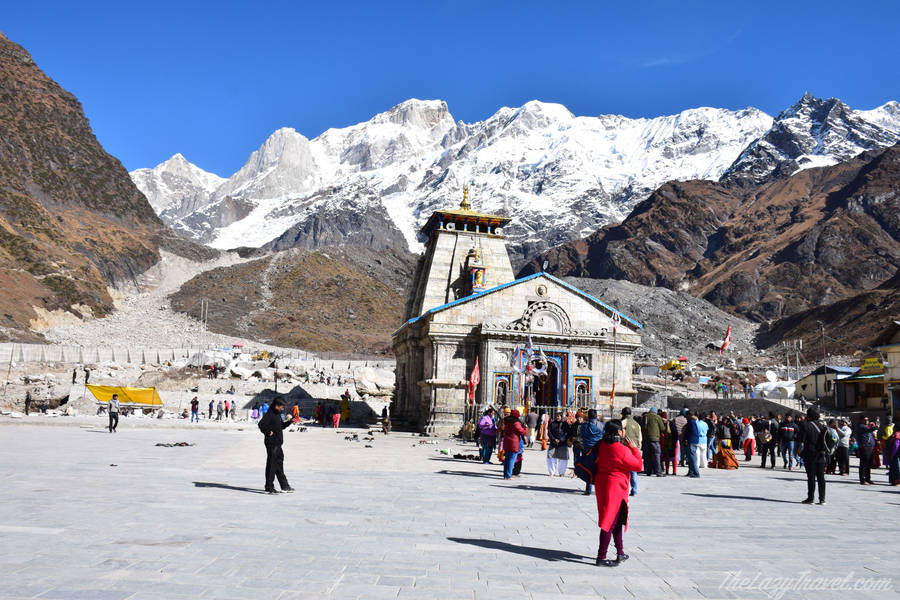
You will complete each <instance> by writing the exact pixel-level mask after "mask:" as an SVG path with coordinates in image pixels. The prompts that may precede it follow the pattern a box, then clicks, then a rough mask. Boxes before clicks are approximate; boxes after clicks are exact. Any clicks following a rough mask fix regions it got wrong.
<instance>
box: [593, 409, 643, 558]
mask: <svg viewBox="0 0 900 600" xmlns="http://www.w3.org/2000/svg"><path fill="white" fill-rule="evenodd" d="M643 469H644V461H643V460H642V459H641V451H640V450H638V447H637V446H636V445H635V444H634V442H632V441H631V440H630V439H628V438H627V437H625V428H624V427H623V425H622V422H621V421H619V420H618V419H613V420H611V421H609V422H608V423H607V424H606V426H605V427H604V429H603V439H602V440H600V444H599V447H598V449H597V473H596V475H595V476H594V489H595V490H596V494H597V514H598V515H599V519H598V524H599V525H600V548H599V550H597V563H596V564H597V566H601V565H602V566H605V567H616V566H618V565H619V563H621V562H622V561H625V560H628V555H627V554H625V550H624V548H623V546H622V532H623V530H627V528H628V493H629V486H630V485H631V483H630V482H631V473H632V472H633V471H642V470H643ZM611 538H612V539H614V540H615V542H616V559H615V560H608V559H607V558H606V551H607V550H608V549H609V542H610V539H611Z"/></svg>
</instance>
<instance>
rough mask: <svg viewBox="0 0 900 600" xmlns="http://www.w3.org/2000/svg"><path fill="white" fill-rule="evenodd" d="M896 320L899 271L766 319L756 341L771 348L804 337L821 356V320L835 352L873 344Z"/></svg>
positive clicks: (827, 344)
mask: <svg viewBox="0 0 900 600" xmlns="http://www.w3.org/2000/svg"><path fill="white" fill-rule="evenodd" d="M894 321H900V271H898V272H897V274H896V275H894V276H893V277H892V278H890V279H889V280H887V281H885V282H884V283H882V284H881V285H879V286H878V287H877V288H875V289H874V290H869V291H867V292H863V293H861V294H856V295H855V296H850V297H849V298H845V299H843V300H839V301H837V302H833V303H831V304H826V305H824V306H817V307H815V308H810V309H807V310H802V311H800V312H797V313H794V314H792V315H790V316H787V317H784V318H781V319H778V320H777V321H774V322H772V323H766V324H764V325H763V326H762V327H761V328H760V330H759V335H758V336H757V339H756V343H757V345H758V346H759V347H761V348H769V347H771V346H774V345H775V344H778V343H779V342H780V341H781V340H795V339H799V340H803V347H804V348H807V349H808V350H807V351H808V352H809V353H811V354H812V355H813V356H815V357H816V360H818V357H819V356H821V354H822V347H821V345H822V339H821V330H820V326H819V323H823V324H824V325H825V348H824V351H825V353H826V354H834V353H840V352H845V351H846V349H848V348H850V349H853V348H859V349H864V348H868V347H869V346H872V345H873V344H875V343H876V340H877V339H878V337H879V336H880V335H881V334H882V333H883V332H884V331H885V329H886V328H887V327H889V326H890V324H891V323H893V322H894Z"/></svg>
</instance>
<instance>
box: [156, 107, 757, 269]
mask: <svg viewBox="0 0 900 600" xmlns="http://www.w3.org/2000/svg"><path fill="white" fill-rule="evenodd" d="M723 122H727V123H726V124H725V125H722V123H723ZM770 123H771V117H769V116H768V115H765V113H762V112H761V111H758V110H757V109H753V108H747V109H742V110H740V111H728V110H725V109H715V108H708V107H702V108H697V109H688V110H686V111H683V112H682V113H679V114H678V115H671V116H664V117H657V118H653V119H629V118H627V117H623V116H620V115H601V116H598V117H578V116H575V115H573V114H572V113H571V112H570V111H568V109H566V108H565V107H564V106H562V105H559V104H552V103H544V102H539V101H529V102H527V103H525V104H524V105H523V106H521V107H518V108H510V107H502V108H500V109H498V110H497V111H496V112H495V113H494V114H493V115H491V116H490V117H488V118H487V119H485V120H484V121H479V122H476V123H464V122H462V121H456V120H454V119H453V117H452V115H451V114H450V112H449V108H448V107H447V104H446V102H443V101H440V100H432V101H423V100H417V99H411V100H408V101H405V102H403V103H401V104H398V105H397V106H395V107H393V108H391V109H389V110H387V111H384V112H382V113H379V114H377V115H375V116H373V117H372V118H371V119H370V120H368V121H366V122H363V123H359V124H356V125H352V126H349V127H345V128H341V129H334V128H332V129H328V130H326V131H325V132H323V133H322V134H321V135H319V136H318V137H316V138H314V139H313V140H308V139H307V138H305V137H303V136H302V135H301V134H299V133H297V132H296V131H294V130H293V129H290V128H281V129H279V130H276V132H274V133H273V134H272V135H271V136H269V138H268V139H267V140H266V141H265V142H264V143H263V144H262V145H261V146H260V148H259V149H258V150H257V151H256V152H254V153H253V154H251V157H250V158H249V159H248V161H247V162H246V164H245V165H244V166H243V167H242V168H241V169H240V170H239V171H238V172H237V173H235V174H234V175H232V176H231V177H230V178H229V182H228V183H226V184H223V186H224V187H222V188H221V189H220V190H218V191H217V192H215V193H214V194H213V197H212V199H211V202H210V204H209V205H207V206H206V207H204V208H202V209H200V210H199V211H195V215H197V214H199V213H200V212H205V213H206V215H205V217H204V218H197V219H195V221H196V222H193V223H191V222H189V221H190V220H191V219H190V217H188V218H183V217H182V221H181V222H176V219H171V218H170V219H167V222H169V223H170V225H172V226H173V227H174V228H175V229H176V230H179V231H182V232H188V233H189V234H190V235H193V237H194V239H198V240H199V241H202V242H204V243H209V244H212V245H213V246H215V247H220V248H226V247H235V246H262V245H264V244H266V243H269V242H271V241H273V240H274V239H276V238H277V237H279V236H280V235H281V234H282V233H283V232H284V231H286V230H287V229H288V228H290V227H293V226H294V225H296V224H298V223H301V222H302V221H303V220H304V219H305V218H306V217H305V214H306V209H307V208H308V202H306V201H307V200H308V199H309V198H310V197H312V196H317V197H318V198H319V199H318V202H319V203H327V204H329V205H330V207H332V208H333V209H334V208H339V207H344V208H346V210H348V211H352V210H353V209H354V207H355V206H356V202H355V201H356V196H355V195H354V194H353V193H344V194H341V193H338V194H336V195H331V196H326V195H323V194H322V193H321V190H323V189H326V188H330V189H336V190H349V189H354V190H356V191H357V192H358V191H362V190H367V195H369V194H375V195H377V196H379V197H380V198H381V202H382V204H383V205H384V210H385V212H386V213H387V214H388V215H389V217H390V220H391V221H392V222H393V223H394V224H395V225H396V226H397V228H398V229H399V230H400V231H401V233H402V234H403V240H405V242H406V243H407V245H408V246H409V247H410V248H411V249H413V250H418V249H419V248H420V246H419V243H420V242H419V241H418V240H417V238H416V234H417V231H418V227H419V226H420V225H421V224H422V222H423V221H424V219H425V218H427V216H428V215H429V214H430V213H431V211H432V210H434V209H436V208H446V206H447V204H448V199H449V202H454V200H453V199H455V198H456V196H457V195H458V194H459V193H460V189H461V187H462V185H463V183H471V182H472V181H474V183H475V185H474V186H471V188H472V191H471V197H472V199H473V201H474V202H475V203H476V205H477V206H478V207H479V209H480V210H484V211H492V212H501V213H505V214H507V215H510V216H516V215H518V216H519V217H520V218H517V219H516V221H514V223H513V225H512V229H511V230H508V231H507V234H508V236H509V240H510V243H511V246H512V249H513V253H514V255H516V256H524V255H525V254H527V253H533V252H535V251H537V250H540V249H544V248H546V247H549V246H551V245H554V244H558V243H562V242H564V241H567V240H569V239H572V238H573V237H577V236H579V235H586V234H587V233H589V232H591V231H593V230H594V229H596V228H597V227H599V226H601V225H602V224H604V223H606V222H607V221H610V220H613V221H616V220H621V219H622V218H624V216H626V215H627V213H628V212H629V211H630V207H631V206H633V205H634V204H635V203H636V202H637V200H639V199H640V198H642V196H643V195H646V194H647V193H649V192H650V191H651V190H652V189H653V188H655V187H656V186H658V185H660V184H661V183H663V182H665V181H667V180H669V179H673V178H676V179H677V178H684V177H687V178H695V177H718V175H719V174H720V173H721V172H723V171H724V170H725V168H727V166H728V165H730V164H731V162H732V161H733V160H734V158H736V157H737V155H738V153H739V152H740V150H742V149H743V148H744V147H745V146H746V144H747V143H749V141H750V140H751V139H755V138H756V137H758V135H760V134H761V133H762V132H763V131H765V130H766V129H767V128H768V127H769V125H770ZM288 132H289V133H288ZM282 137H291V138H293V141H292V147H291V148H289V150H290V151H289V152H288V153H287V154H289V155H291V156H292V158H293V160H294V168H293V169H292V170H287V171H289V172H284V171H286V170H285V169H281V168H279V166H278V164H277V162H278V159H280V157H281V156H283V155H279V156H278V157H277V158H275V159H273V160H272V161H269V162H268V163H266V164H255V163H258V155H257V153H258V152H261V151H264V150H265V149H266V147H267V145H272V143H273V142H274V141H276V140H278V138H282ZM280 171H281V172H282V173H281V175H282V180H281V181H280V184H279V185H268V184H269V183H270V182H271V181H272V178H273V176H274V175H275V174H278V173H279V172H280ZM139 185H146V183H145V182H139ZM314 188H315V189H314ZM227 199H230V200H231V201H235V200H239V201H242V202H246V203H247V206H248V207H250V210H249V212H248V213H247V214H246V215H236V216H239V217H240V218H237V219H236V220H235V221H233V222H232V223H229V224H228V225H226V226H224V227H215V226H209V223H211V222H212V221H214V220H215V216H214V215H213V214H214V213H215V212H216V211H217V210H218V209H217V207H218V206H220V205H221V206H224V202H225V201H226V200H227ZM223 212H227V209H223ZM272 213H278V215H279V216H277V217H271V218H269V216H270V215H271V214H272ZM164 218H165V216H164ZM228 220H229V219H225V221H228ZM551 220H552V222H550V223H547V221H551ZM539 223H540V224H539ZM382 245H385V246H387V245H391V244H388V243H383V244H382Z"/></svg>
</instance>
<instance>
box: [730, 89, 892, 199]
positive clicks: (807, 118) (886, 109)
mask: <svg viewBox="0 0 900 600" xmlns="http://www.w3.org/2000/svg"><path fill="white" fill-rule="evenodd" d="M894 104H896V103H894ZM894 108H895V107H894V106H893V105H891V104H890V103H888V104H885V105H884V106H882V107H879V108H878V109H875V110H872V111H856V110H853V109H851V108H850V107H849V106H847V105H846V104H844V103H843V102H842V101H840V100H838V99H837V98H828V99H822V98H818V97H816V96H813V95H812V94H810V93H809V92H806V93H805V94H803V96H802V97H801V98H800V99H799V100H798V101H797V102H796V103H795V104H793V105H792V106H790V107H789V108H787V109H785V110H784V111H782V112H781V113H779V115H778V116H777V117H775V121H774V123H773V124H772V127H771V129H770V130H769V131H768V132H766V134H765V135H764V136H762V137H760V138H759V139H758V140H756V141H754V142H753V143H752V144H750V145H749V146H748V147H747V149H746V150H744V151H743V152H742V153H741V155H740V156H739V157H738V159H737V160H736V161H735V162H734V164H733V165H731V166H730V167H729V168H728V170H727V171H726V172H725V173H724V174H723V179H724V180H729V181H735V182H739V183H743V184H745V185H747V184H749V185H755V184H759V183H764V182H766V181H771V180H774V179H778V178H781V177H787V176H789V175H791V174H793V173H796V172H797V171H799V170H802V169H808V168H812V167H823V166H828V165H833V164H837V163H839V162H842V161H845V160H849V159H850V158H853V157H854V156H857V155H858V154H860V153H862V152H864V151H866V150H872V149H876V148H884V147H887V146H890V145H893V144H895V143H897V142H898V141H900V111H894Z"/></svg>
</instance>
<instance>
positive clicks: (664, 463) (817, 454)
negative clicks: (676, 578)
mask: <svg viewBox="0 0 900 600" xmlns="http://www.w3.org/2000/svg"><path fill="white" fill-rule="evenodd" d="M477 433H478V436H477V440H476V441H477V443H478V445H479V447H480V456H481V461H482V463H484V464H491V458H492V456H493V453H494V451H495V450H496V451H497V453H498V458H499V459H500V460H501V462H502V464H503V478H504V479H512V478H514V477H518V476H519V473H520V472H521V469H522V457H523V451H524V449H525V448H532V447H534V446H535V444H539V445H540V448H541V449H542V450H544V451H546V461H547V473H548V475H549V476H550V477H561V476H564V475H566V474H567V470H568V466H569V460H570V458H574V461H575V463H576V465H578V466H582V465H583V461H582V462H579V461H580V460H581V459H582V457H585V456H586V455H587V456H588V457H589V461H588V462H589V463H590V464H588V465H586V466H584V468H586V469H588V470H590V471H591V475H590V476H589V477H582V478H584V479H585V480H586V487H585V492H584V493H585V494H586V495H590V494H591V493H592V487H595V488H596V494H597V504H598V512H599V525H600V528H601V535H600V548H599V550H598V554H597V564H598V565H603V566H616V565H618V564H619V563H621V562H622V561H623V560H626V559H627V558H628V555H627V554H625V553H624V550H623V547H622V532H623V530H624V528H625V526H626V525H627V520H628V497H629V496H634V495H636V494H637V491H638V477H637V476H638V474H639V473H643V474H645V475H647V476H655V477H666V476H668V475H670V473H669V470H670V469H671V475H677V474H678V467H682V468H686V469H687V473H686V476H687V477H691V478H698V477H700V471H701V469H704V468H724V469H737V468H739V463H738V460H737V459H736V457H735V454H734V451H735V449H737V450H739V451H741V452H743V456H744V462H745V463H747V462H750V461H752V460H753V458H754V456H755V455H757V454H758V455H759V456H760V458H761V461H760V464H759V466H760V467H761V468H763V469H766V468H768V469H775V468H776V462H777V459H778V458H780V459H781V463H782V468H784V469H786V470H793V469H794V468H795V465H796V467H797V468H803V469H804V470H805V471H806V476H807V496H806V498H805V499H804V500H802V501H801V502H802V503H803V504H812V503H813V502H815V501H816V500H818V504H825V474H826V473H831V474H835V475H839V476H849V474H850V456H853V455H855V456H856V457H857V458H858V459H859V469H858V471H859V483H860V484H861V485H872V484H873V482H872V475H871V473H872V468H877V467H879V466H880V465H881V464H882V460H883V462H884V464H885V465H886V466H888V483H889V485H893V486H897V485H900V416H898V417H897V418H896V419H895V420H894V422H890V421H889V420H887V419H886V420H885V421H884V423H883V424H882V425H881V426H880V427H879V424H878V423H877V422H875V421H870V420H869V418H868V417H866V416H863V417H861V418H860V420H859V422H858V423H856V425H855V426H851V423H850V422H849V421H848V420H846V419H835V418H832V419H828V420H827V421H825V422H823V421H822V420H821V419H820V414H819V412H818V410H817V409H816V408H814V407H811V408H809V409H808V410H807V411H806V413H803V414H793V413H787V414H777V415H776V414H775V413H772V412H770V413H768V414H767V415H748V416H741V415H735V414H734V413H733V412H730V413H729V414H727V415H723V416H721V417H720V416H719V415H717V414H716V413H715V412H710V413H709V414H706V413H703V412H692V411H691V410H688V409H687V408H684V409H681V410H680V411H678V414H676V415H675V416H674V417H670V415H669V414H668V412H667V411H660V410H658V409H656V408H651V409H650V410H649V411H647V412H645V413H643V414H642V415H640V416H639V417H636V416H635V415H633V412H632V409H631V408H629V407H625V408H623V409H622V411H621V419H612V420H610V421H608V422H606V423H604V420H603V416H602V415H600V414H598V413H597V411H596V410H594V409H590V410H588V411H582V410H577V411H564V410H557V411H553V415H552V417H551V415H550V414H549V413H547V412H545V411H540V412H538V411H537V410H536V409H531V410H530V411H528V412H527V414H525V415H521V414H520V413H519V411H518V410H514V409H510V408H509V407H507V406H503V407H500V409H499V410H495V409H494V408H493V407H489V408H488V409H487V410H485V411H484V413H483V414H482V415H481V417H480V419H479V421H478V424H477ZM604 442H605V443H604ZM570 449H571V455H570ZM589 453H590V454H589ZM586 460H587V459H586ZM573 476H574V474H573ZM610 540H614V541H615V547H616V553H617V555H616V559H615V560H610V559H607V549H608V547H609V544H610Z"/></svg>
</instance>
